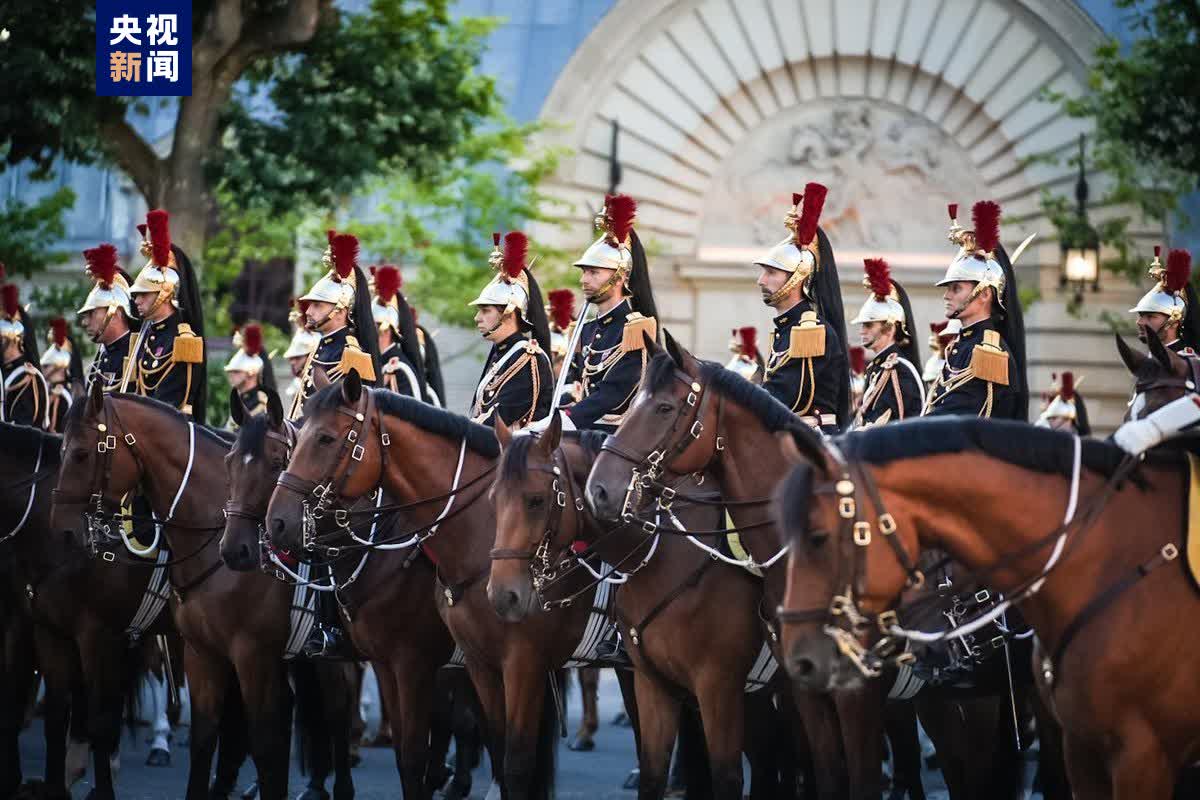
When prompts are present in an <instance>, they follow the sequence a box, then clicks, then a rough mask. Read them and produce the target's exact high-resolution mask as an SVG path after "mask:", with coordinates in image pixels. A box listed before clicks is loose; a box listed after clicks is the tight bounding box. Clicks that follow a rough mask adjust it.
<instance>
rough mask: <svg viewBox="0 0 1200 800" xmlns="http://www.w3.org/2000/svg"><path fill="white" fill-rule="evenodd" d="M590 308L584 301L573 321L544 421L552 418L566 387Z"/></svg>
mask: <svg viewBox="0 0 1200 800" xmlns="http://www.w3.org/2000/svg"><path fill="white" fill-rule="evenodd" d="M591 307H592V304H591V302H590V301H584V303H583V308H582V309H581V310H580V312H579V318H578V319H576V320H575V330H573V331H571V341H570V342H568V343H567V357H566V358H565V359H564V360H563V365H562V369H561V370H560V371H559V373H558V381H557V383H555V385H554V396H553V397H551V398H550V413H549V414H547V415H546V419H550V418H551V417H553V416H554V412H555V411H557V410H558V405H559V398H561V397H562V393H563V390H564V389H566V387H567V372H569V371H570V369H571V359H572V358H574V357H575V347H576V346H577V345H578V344H579V337H580V336H581V335H582V333H583V319H584V317H586V316H587V313H588V309H590V308H591Z"/></svg>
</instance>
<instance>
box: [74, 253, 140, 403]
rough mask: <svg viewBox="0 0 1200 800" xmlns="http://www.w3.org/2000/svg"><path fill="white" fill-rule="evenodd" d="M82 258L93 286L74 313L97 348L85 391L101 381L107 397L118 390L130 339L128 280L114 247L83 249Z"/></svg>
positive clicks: (130, 315) (85, 382)
mask: <svg viewBox="0 0 1200 800" xmlns="http://www.w3.org/2000/svg"><path fill="white" fill-rule="evenodd" d="M83 259H84V262H85V264H86V268H87V272H88V276H89V277H91V279H92V283H93V285H92V290H91V291H90V292H88V296H87V299H86V300H84V301H83V305H82V306H80V307H79V310H78V311H76V312H75V313H76V314H77V315H78V317H79V324H80V325H81V326H82V327H83V329H84V331H86V332H87V335H88V338H89V339H91V340H92V342H93V343H94V344H95V345H96V346H97V350H96V357H95V359H93V361H92V365H91V366H90V367H89V368H88V371H87V378H86V380H85V381H84V391H85V393H87V392H89V391H91V388H92V382H93V381H100V387H101V388H102V389H103V390H104V393H105V394H108V393H109V392H115V391H120V388H121V379H122V378H123V377H124V375H125V368H126V362H127V361H128V360H129V348H130V344H131V342H132V340H133V334H132V333H131V330H130V329H131V327H132V324H133V321H134V316H133V309H132V300H131V298H130V295H129V280H128V278H127V276H126V275H125V273H124V271H122V270H121V268H120V267H118V266H117V248H116V247H114V246H113V245H111V244H108V243H107V242H105V243H104V244H102V245H100V246H99V247H93V248H91V249H89V250H84V251H83Z"/></svg>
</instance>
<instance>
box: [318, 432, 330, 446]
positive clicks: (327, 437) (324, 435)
mask: <svg viewBox="0 0 1200 800" xmlns="http://www.w3.org/2000/svg"><path fill="white" fill-rule="evenodd" d="M317 441H318V442H320V443H321V444H333V437H332V436H330V435H329V434H328V433H322V434H321V435H320V436H318V437H317Z"/></svg>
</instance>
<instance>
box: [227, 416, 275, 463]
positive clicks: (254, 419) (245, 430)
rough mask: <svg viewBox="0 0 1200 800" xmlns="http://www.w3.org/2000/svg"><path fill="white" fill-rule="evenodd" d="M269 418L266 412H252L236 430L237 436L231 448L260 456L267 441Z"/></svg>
mask: <svg viewBox="0 0 1200 800" xmlns="http://www.w3.org/2000/svg"><path fill="white" fill-rule="evenodd" d="M270 427H271V426H270V420H268V419H267V415H266V414H253V415H251V416H250V417H249V418H247V419H246V420H245V421H244V422H243V423H242V424H241V425H240V426H239V427H238V430H237V438H235V439H234V440H233V449H234V450H237V451H238V452H240V453H248V454H250V455H253V456H261V455H262V454H263V448H264V447H265V446H266V443H267V431H268V430H270Z"/></svg>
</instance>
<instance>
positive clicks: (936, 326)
mask: <svg viewBox="0 0 1200 800" xmlns="http://www.w3.org/2000/svg"><path fill="white" fill-rule="evenodd" d="M949 324H950V320H948V319H944V320H942V321H941V322H931V323H929V332H930V333H941V332H942V331H944V330H946V326H947V325H949Z"/></svg>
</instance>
